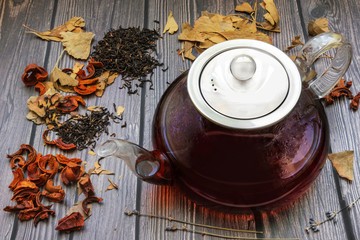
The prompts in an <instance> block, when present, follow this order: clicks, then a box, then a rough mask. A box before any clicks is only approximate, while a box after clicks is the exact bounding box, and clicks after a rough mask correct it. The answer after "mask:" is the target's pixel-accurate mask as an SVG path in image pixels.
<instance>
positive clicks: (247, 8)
mask: <svg viewBox="0 0 360 240" xmlns="http://www.w3.org/2000/svg"><path fill="white" fill-rule="evenodd" d="M235 11H237V12H246V13H252V12H254V9H253V8H252V7H251V5H250V4H249V3H247V2H244V3H242V4H241V5H237V6H236V7H235Z"/></svg>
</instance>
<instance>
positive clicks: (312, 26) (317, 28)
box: [308, 18, 330, 36]
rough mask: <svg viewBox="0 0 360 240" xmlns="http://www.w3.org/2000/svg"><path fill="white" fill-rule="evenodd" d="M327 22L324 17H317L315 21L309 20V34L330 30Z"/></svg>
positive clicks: (313, 34)
mask: <svg viewBox="0 0 360 240" xmlns="http://www.w3.org/2000/svg"><path fill="white" fill-rule="evenodd" d="M328 26H329V23H328V20H327V19H326V18H318V19H316V20H315V21H309V23H308V33H309V35H310V36H315V35H318V34H320V33H324V32H330V30H329V27H328Z"/></svg>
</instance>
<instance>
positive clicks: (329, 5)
mask: <svg viewBox="0 0 360 240" xmlns="http://www.w3.org/2000/svg"><path fill="white" fill-rule="evenodd" d="M300 3H301V8H302V12H303V17H304V22H305V23H306V24H307V22H308V21H309V20H315V19H317V18H320V17H326V18H327V19H328V21H329V29H330V30H333V31H337V32H339V33H341V34H343V35H344V36H345V37H346V38H347V39H349V41H350V43H351V44H352V47H353V61H352V63H351V65H350V68H349V70H348V71H347V73H346V74H345V79H346V80H348V81H353V87H352V88H351V90H352V92H353V93H354V95H355V94H356V93H357V92H358V91H360V88H359V85H360V80H359V71H358V68H359V67H358V65H359V63H358V60H359V53H360V52H359V31H358V29H359V26H360V25H359V21H358V20H359V10H360V9H359V4H358V1H352V0H350V1H341V2H339V1H315V2H314V1H300ZM321 68H324V64H319V69H321ZM349 103H350V101H349V100H347V99H341V101H336V103H335V104H334V105H333V106H329V107H327V108H326V114H327V116H328V119H329V124H330V138H331V148H332V152H340V151H345V150H354V152H355V154H354V181H353V182H352V183H349V182H348V181H346V180H344V179H341V178H339V177H338V175H337V174H335V175H334V176H335V182H336V183H337V184H338V185H339V187H340V192H341V197H340V201H341V204H342V207H343V206H345V205H347V204H349V203H351V202H352V201H354V200H355V199H356V198H358V197H359V196H360V190H359V177H360V163H359V158H360V155H359V136H358V135H359V134H358V132H359V130H360V129H359V122H360V118H359V114H360V113H359V112H358V111H357V112H353V111H351V110H350V109H349ZM324 208H325V210H331V211H333V210H336V209H332V208H331V206H327V203H326V205H325V206H324ZM359 209H360V208H359V207H358V206H357V207H353V208H352V209H351V211H345V212H344V214H343V215H341V216H339V220H340V221H344V222H346V226H347V227H348V229H351V227H352V229H353V235H350V234H351V233H349V235H348V237H349V239H350V238H351V237H354V236H355V238H356V237H359V236H360V226H359V223H358V219H359V214H360V210H359ZM329 225H330V224H329ZM331 227H333V228H338V226H337V225H335V226H331ZM324 231H326V230H325V229H324Z"/></svg>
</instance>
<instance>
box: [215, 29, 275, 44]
mask: <svg viewBox="0 0 360 240" xmlns="http://www.w3.org/2000/svg"><path fill="white" fill-rule="evenodd" d="M219 34H221V35H222V36H223V37H225V38H226V39H227V40H232V39H255V40H259V41H263V42H267V43H269V44H272V38H271V37H270V36H268V35H266V34H264V33H261V32H256V33H251V32H241V31H233V32H222V33H219Z"/></svg>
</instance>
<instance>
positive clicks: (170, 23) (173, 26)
mask: <svg viewBox="0 0 360 240" xmlns="http://www.w3.org/2000/svg"><path fill="white" fill-rule="evenodd" d="M178 29H179V25H178V24H177V23H176V21H175V18H174V16H173V13H172V11H170V13H169V16H168V19H167V22H166V25H165V28H164V31H163V33H166V32H167V31H169V34H174V33H175V32H176V31H177V30H178Z"/></svg>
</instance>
